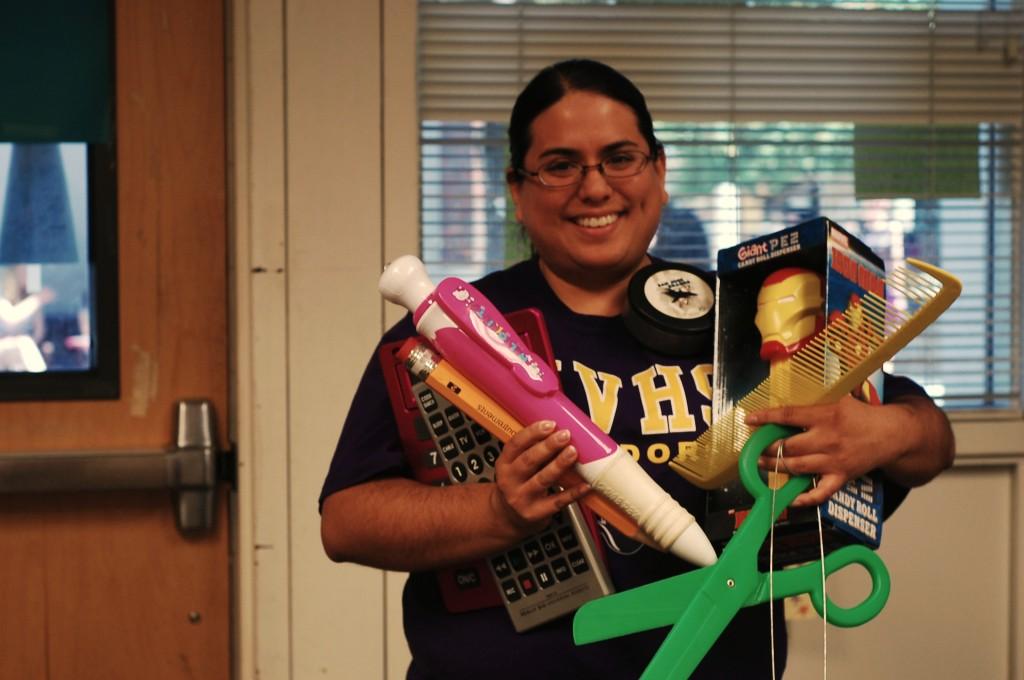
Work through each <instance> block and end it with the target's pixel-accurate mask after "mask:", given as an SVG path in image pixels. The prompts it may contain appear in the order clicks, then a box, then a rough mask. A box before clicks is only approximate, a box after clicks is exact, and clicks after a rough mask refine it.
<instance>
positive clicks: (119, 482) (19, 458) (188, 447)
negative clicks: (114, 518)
mask: <svg viewBox="0 0 1024 680" xmlns="http://www.w3.org/2000/svg"><path fill="white" fill-rule="evenodd" d="M175 415H176V423H175V442H174V446H173V448H171V449H169V450H164V451H139V452H131V453H124V452H117V451H114V452H104V451H91V452H75V453H31V454H26V453H15V454H3V455H0V493H29V492H54V491H57V492H59V491H125V490H140V489H170V490H171V491H173V493H174V505H175V519H176V521H177V524H178V529H179V530H180V531H181V532H182V533H186V534H193V533H196V532H201V531H205V530H209V529H211V528H212V527H213V522H214V516H215V511H216V491H217V483H218V481H221V480H223V479H224V477H225V475H224V474H223V472H224V471H225V470H226V466H225V465H224V460H219V458H223V457H228V458H230V457H232V454H230V453H229V454H227V455H226V456H223V457H222V456H218V453H219V452H218V451H217V448H216V447H217V437H216V421H215V419H214V415H213V406H212V404H211V403H210V402H209V401H205V400H188V401H179V402H178V403H177V405H176V414H175Z"/></svg>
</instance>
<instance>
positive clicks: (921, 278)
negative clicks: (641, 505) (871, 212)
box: [669, 258, 962, 489]
mask: <svg viewBox="0 0 1024 680" xmlns="http://www.w3.org/2000/svg"><path fill="white" fill-rule="evenodd" d="M907 265H908V266H907V267H899V268H897V269H894V270H893V271H892V272H891V273H890V274H889V275H888V276H887V277H886V279H885V284H886V288H887V290H888V291H889V294H888V297H889V298H890V300H888V301H887V300H886V299H883V298H881V297H879V296H878V295H876V294H874V293H870V292H868V293H865V294H864V297H863V298H861V300H860V302H859V303H854V304H851V305H850V306H849V307H848V308H847V309H846V310H845V311H844V312H843V313H842V315H841V316H839V317H837V318H835V319H834V320H832V321H831V322H830V323H828V324H827V325H826V326H825V328H824V329H823V331H822V332H820V333H818V335H816V336H815V337H814V339H813V340H811V342H810V343H808V344H807V345H806V346H805V347H803V348H802V349H801V350H800V351H798V352H796V353H795V354H793V356H792V357H790V358H789V359H788V361H787V362H786V363H787V365H786V366H785V370H780V371H772V372H771V374H770V375H769V376H768V378H766V379H765V380H764V381H762V382H761V383H760V384H759V385H758V386H757V387H755V388H754V389H753V390H752V391H751V392H749V393H748V394H747V395H745V396H743V397H742V398H741V399H740V400H739V401H737V402H736V404H735V405H734V406H733V407H732V408H731V409H729V410H728V411H726V412H725V413H724V414H723V415H722V416H721V417H720V418H718V419H717V420H716V421H715V422H714V423H712V425H711V427H709V428H708V430H707V431H706V432H704V434H702V435H701V436H700V437H698V438H697V440H696V441H694V442H692V443H691V444H690V445H689V446H687V447H686V448H685V449H684V450H682V451H680V453H679V454H678V455H676V457H675V458H673V459H672V460H670V461H669V465H670V466H671V467H672V469H673V470H675V471H676V472H678V473H679V474H680V475H682V476H683V477H685V478H686V479H687V480H689V481H690V482H691V483H693V484H695V485H696V486H699V487H700V488H702V489H716V488H720V487H722V486H724V485H726V484H727V483H729V482H730V481H732V480H733V479H735V478H736V476H737V474H738V471H737V461H738V459H739V452H740V449H742V448H743V444H744V443H745V442H746V441H747V439H748V438H749V437H750V435H751V434H752V433H753V429H751V428H750V427H748V426H747V424H746V423H745V422H744V419H745V418H746V415H747V414H748V413H750V412H752V411H758V410H761V409H764V408H768V407H769V406H774V405H777V404H790V405H793V406H807V405H812V404H827V403H832V402H835V401H838V400H839V399H840V398H841V397H842V396H843V395H845V394H847V393H849V392H850V391H851V390H854V389H856V388H857V387H859V386H860V385H861V384H862V383H863V382H864V381H865V380H866V379H867V378H868V376H870V375H871V374H872V373H874V372H875V371H877V370H878V369H880V368H881V367H882V364H884V363H885V362H886V361H888V360H889V359H891V358H892V357H893V356H894V355H895V354H896V352H898V351H900V350H901V349H903V348H904V347H905V346H906V345H907V343H908V342H910V341H911V340H912V339H913V338H915V337H916V336H917V335H919V334H920V333H921V331H923V330H924V329H925V328H927V327H928V326H929V325H930V324H931V323H932V322H933V321H935V319H937V318H938V317H939V315H940V314H942V313H943V312H944V311H946V309H948V308H949V306H950V305H951V304H953V301H954V300H956V299H957V297H959V295H960V290H961V287H962V286H961V284H960V280H959V279H958V278H956V277H955V276H953V275H952V274H950V273H949V272H946V271H944V270H942V269H939V268H938V267H934V266H932V265H930V264H927V263H926V262H921V261H920V260H915V259H913V258H907Z"/></svg>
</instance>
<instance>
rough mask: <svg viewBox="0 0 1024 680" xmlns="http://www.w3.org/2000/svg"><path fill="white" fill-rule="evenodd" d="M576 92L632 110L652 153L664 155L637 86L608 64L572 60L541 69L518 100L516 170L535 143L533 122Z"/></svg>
mask: <svg viewBox="0 0 1024 680" xmlns="http://www.w3.org/2000/svg"><path fill="white" fill-rule="evenodd" d="M573 91H584V92H596V93H597V94H602V95H604V96H605V97H608V98H609V99H614V100H616V101H620V102H622V103H623V104H625V105H626V106H628V107H629V108H631V109H632V110H633V113H634V114H636V123H637V127H639V129H640V134H641V135H643V137H644V139H645V140H647V145H648V146H649V147H650V152H651V153H652V154H654V155H657V154H659V153H660V152H661V142H659V141H658V140H657V138H655V136H654V123H653V122H652V120H651V112H650V111H648V110H647V102H646V101H645V100H644V95H643V94H642V93H641V92H640V90H638V89H637V87H636V85H634V84H633V82H632V81H631V80H630V79H629V78H627V77H626V76H624V75H622V74H621V73H619V72H618V71H616V70H615V69H613V68H612V67H611V66H608V65H607V64H603V63H601V62H599V61H594V60H592V59H569V60H567V61H560V62H558V63H557V64H552V65H551V66H548V67H546V68H544V69H543V70H541V71H540V72H539V73H538V74H537V75H535V76H534V77H533V80H531V81H530V82H529V83H528V84H527V86H526V87H525V88H523V91H522V92H520V93H519V96H518V97H517V98H516V103H515V106H513V107H512V117H511V119H510V120H509V124H508V145H509V151H510V153H511V159H510V164H511V166H512V168H513V169H521V168H522V167H523V159H524V158H525V157H526V152H527V150H528V149H529V148H530V143H531V141H532V140H531V139H530V125H531V124H532V123H533V120H534V119H535V118H536V117H537V116H539V115H540V114H541V113H543V112H544V111H546V110H547V109H548V108H550V107H551V106H552V105H554V104H555V103H557V102H558V101H559V100H560V99H561V98H562V97H564V96H565V95H566V94H567V93H569V92H573ZM511 176H514V177H515V178H516V181H518V180H521V179H522V178H521V177H519V175H518V174H515V173H512V175H511Z"/></svg>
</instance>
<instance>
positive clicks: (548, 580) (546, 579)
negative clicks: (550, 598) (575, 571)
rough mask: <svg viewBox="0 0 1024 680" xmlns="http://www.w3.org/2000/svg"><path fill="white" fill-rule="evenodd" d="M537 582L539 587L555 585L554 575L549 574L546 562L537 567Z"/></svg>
mask: <svg viewBox="0 0 1024 680" xmlns="http://www.w3.org/2000/svg"><path fill="white" fill-rule="evenodd" d="M537 584H538V585H540V587H541V588H550V587H551V586H553V585H555V577H554V576H552V575H551V570H550V569H548V566H547V565H546V564H542V565H540V566H539V567H537Z"/></svg>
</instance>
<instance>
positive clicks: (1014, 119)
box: [418, 0, 1024, 411]
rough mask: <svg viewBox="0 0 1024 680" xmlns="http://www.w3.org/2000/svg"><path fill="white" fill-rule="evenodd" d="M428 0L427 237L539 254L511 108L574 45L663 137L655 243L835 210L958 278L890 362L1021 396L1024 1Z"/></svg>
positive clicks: (951, 393)
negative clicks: (603, 67) (941, 306)
mask: <svg viewBox="0 0 1024 680" xmlns="http://www.w3.org/2000/svg"><path fill="white" fill-rule="evenodd" d="M789 5H796V3H781V2H759V1H756V0H755V1H748V2H744V3H742V4H729V5H725V4H708V3H684V2H665V3H659V4H649V3H648V4H643V5H640V4H632V3H624V2H619V3H618V4H616V5H609V4H607V3H605V2H601V3H572V4H568V3H564V4H563V3H560V4H541V3H516V4H509V3H507V2H506V3H500V4H499V3H494V4H483V3H472V4H470V3H454V2H428V1H427V0H422V1H421V3H420V16H419V59H418V68H419V88H420V89H419V106H420V120H421V186H422V189H421V190H422V196H421V206H422V215H421V219H422V254H423V258H424V260H425V261H426V263H427V265H428V268H429V269H430V271H431V272H432V273H434V274H435V276H438V277H440V276H448V275H455V276H460V277H463V278H469V279H472V278H475V277H477V276H480V275H482V274H484V273H486V272H488V271H492V270H494V269H498V268H501V267H504V266H506V265H507V264H509V263H511V262H515V261H518V260H520V259H522V258H523V257H526V256H528V254H529V246H528V244H527V243H525V241H524V240H523V237H522V235H521V233H520V230H519V227H518V225H516V224H515V220H514V217H513V216H512V215H511V210H509V208H510V205H511V204H510V199H509V198H508V197H507V195H506V190H505V184H504V169H505V165H506V162H507V141H506V138H505V124H506V121H507V118H508V114H509V111H510V110H511V107H512V103H513V101H514V99H515V96H516V94H518V92H519V90H520V89H521V88H522V86H523V85H525V83H526V82H527V81H528V80H529V78H530V77H532V75H533V74H534V73H535V72H536V71H537V70H539V69H540V68H542V67H544V66H545V65H547V64H550V63H552V62H554V61H558V60H560V59H565V58H570V57H590V58H595V59H600V60H602V61H605V62H607V63H609V64H611V65H612V66H614V67H616V68H618V69H619V70H621V71H622V72H623V73H625V74H626V75H628V76H629V77H630V78H631V79H633V81H634V82H636V83H637V85H638V86H639V87H640V89H641V90H642V91H643V92H644V93H645V95H646V97H647V101H648V106H649V107H650V110H651V112H652V114H653V116H654V118H655V121H656V132H657V135H658V137H659V139H661V141H662V142H664V144H665V149H666V155H667V159H668V177H667V183H668V189H669V193H670V195H671V197H672V199H671V202H670V204H669V206H668V207H667V208H666V210H665V212H664V214H663V217H662V223H661V226H660V228H659V232H658V235H657V237H656V239H655V242H654V244H653V246H652V252H654V253H655V254H657V255H660V256H662V257H666V258H668V259H674V260H680V261H687V262H692V263H695V264H698V265H701V266H704V267H707V268H710V269H713V268H714V267H715V257H716V253H717V251H718V250H719V249H720V248H723V247H727V246H731V245H733V244H735V243H737V242H738V241H741V240H746V239H748V238H751V237H754V236H756V235H759V234H763V233H766V232H770V231H774V230H777V229H780V228H782V227H784V226H788V225H792V224H795V223H797V222H799V221H802V220H804V219H807V218H810V217H814V216H818V215H826V216H828V217H830V218H832V219H833V220H835V221H836V222H838V223H839V224H842V225H843V226H844V227H845V228H846V229H848V230H849V231H851V232H852V233H854V234H855V235H857V236H858V237H859V238H860V239H862V240H863V241H865V242H866V243H867V244H868V245H869V246H871V247H872V248H873V249H874V250H875V251H876V252H877V253H878V254H879V255H881V256H882V257H883V258H884V259H885V260H886V266H887V268H892V267H895V266H899V265H900V264H902V262H903V260H904V259H905V258H906V257H908V256H910V257H917V258H920V259H922V260H925V261H927V262H931V263H934V264H936V265H938V266H940V267H943V268H944V269H948V270H950V271H951V272H953V273H955V274H956V275H958V276H959V277H960V278H961V279H962V280H963V283H964V292H963V295H962V296H961V298H960V299H959V300H958V301H957V303H956V304H955V305H954V306H953V307H952V308H951V309H950V311H948V312H947V313H946V314H945V315H944V316H943V317H942V318H941V319H940V320H939V321H938V322H936V324H934V325H933V326H932V327H931V328H930V329H929V330H928V331H926V333H925V334H924V335H922V336H921V337H919V338H918V339H916V340H915V341H914V342H913V343H911V344H910V346H908V347H907V348H906V349H904V350H903V351H902V352H900V354H899V356H898V357H897V358H896V360H895V361H894V362H893V364H892V365H891V366H889V368H890V370H893V371H897V372H900V373H904V374H907V375H910V376H912V377H913V378H915V379H916V380H917V381H918V382H920V383H921V384H922V385H924V386H925V387H926V389H928V390H929V392H930V393H931V394H932V395H933V396H935V397H936V398H937V399H939V400H940V401H941V403H942V404H943V405H944V406H946V407H947V408H958V409H985V410H996V409H998V410H1006V411H1019V410H1020V408H1021V403H1020V382H1021V380H1020V376H1021V359H1020V357H1021V309H1022V303H1021V292H1020V290H1021V282H1020V278H1021V267H1020V264H1019V257H1020V255H1021V234H1022V212H1021V198H1022V195H1021V193H1022V184H1024V179H1022V148H1024V142H1022V130H1021V128H1022V124H1024V65H1022V54H1021V48H1022V32H1024V11H1022V10H1021V8H1020V5H1019V3H1014V2H1011V1H1009V0H1006V1H994V2H968V1H960V2H933V3H912V2H894V1H891V2H875V3H827V2H818V3H814V2H802V3H799V6H789Z"/></svg>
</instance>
